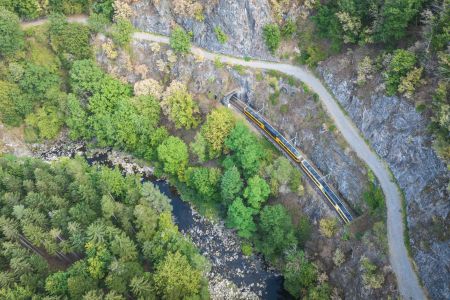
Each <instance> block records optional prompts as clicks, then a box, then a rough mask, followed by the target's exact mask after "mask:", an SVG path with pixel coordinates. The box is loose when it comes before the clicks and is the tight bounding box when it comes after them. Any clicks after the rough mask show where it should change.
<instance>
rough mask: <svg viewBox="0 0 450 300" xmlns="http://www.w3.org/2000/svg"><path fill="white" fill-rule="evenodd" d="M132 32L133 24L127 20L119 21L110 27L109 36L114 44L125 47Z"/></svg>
mask: <svg viewBox="0 0 450 300" xmlns="http://www.w3.org/2000/svg"><path fill="white" fill-rule="evenodd" d="M133 31H134V27H133V24H131V22H130V21H129V20H124V19H120V20H118V21H117V23H114V24H113V25H112V26H111V31H110V35H111V38H112V39H113V41H114V43H115V44H117V45H119V46H120V47H125V46H127V45H128V44H129V43H130V41H131V34H132V33H133Z"/></svg>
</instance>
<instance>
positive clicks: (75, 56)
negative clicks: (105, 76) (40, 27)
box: [51, 23, 92, 63]
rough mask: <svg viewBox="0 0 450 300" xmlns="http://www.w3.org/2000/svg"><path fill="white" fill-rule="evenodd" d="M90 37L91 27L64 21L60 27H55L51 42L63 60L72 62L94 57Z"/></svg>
mask: <svg viewBox="0 0 450 300" xmlns="http://www.w3.org/2000/svg"><path fill="white" fill-rule="evenodd" d="M53 26H56V24H55V25H53ZM58 26H59V25H58ZM90 37H91V35H90V30H89V27H87V26H85V25H82V24H77V23H65V24H64V23H63V24H61V27H60V28H58V29H56V28H54V27H53V30H52V31H51V44H52V47H53V49H54V50H55V52H56V53H58V55H59V57H60V58H61V60H62V61H63V62H65V63H72V62H73V61H75V60H80V59H87V58H90V57H92V48H91V45H90Z"/></svg>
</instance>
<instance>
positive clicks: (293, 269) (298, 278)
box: [283, 251, 317, 298]
mask: <svg viewBox="0 0 450 300" xmlns="http://www.w3.org/2000/svg"><path fill="white" fill-rule="evenodd" d="M283 275H284V288H285V289H286V290H287V291H288V292H289V293H290V294H291V295H293V296H294V297H296V298H300V296H301V291H302V289H309V288H311V287H312V286H313V284H314V282H315V281H316V280H317V269H316V267H315V266H314V265H313V264H312V263H311V262H309V261H308V259H307V258H306V257H305V253H304V252H303V251H296V252H291V253H289V254H288V256H287V257H286V266H285V269H284V270H283Z"/></svg>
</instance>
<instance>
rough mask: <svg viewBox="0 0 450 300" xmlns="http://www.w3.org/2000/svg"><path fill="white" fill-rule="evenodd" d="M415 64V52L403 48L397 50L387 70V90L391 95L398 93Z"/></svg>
mask: <svg viewBox="0 0 450 300" xmlns="http://www.w3.org/2000/svg"><path fill="white" fill-rule="evenodd" d="M415 64H416V56H415V55H414V53H412V52H410V51H408V50H403V49H397V50H395V52H394V54H393V56H392V60H391V62H390V64H389V66H388V69H387V71H386V81H385V82H386V92H387V93H388V94H389V95H394V94H395V93H397V90H398V87H399V85H400V83H401V81H402V79H403V78H404V77H405V76H406V75H407V74H408V72H409V71H410V70H412V68H414V65H415Z"/></svg>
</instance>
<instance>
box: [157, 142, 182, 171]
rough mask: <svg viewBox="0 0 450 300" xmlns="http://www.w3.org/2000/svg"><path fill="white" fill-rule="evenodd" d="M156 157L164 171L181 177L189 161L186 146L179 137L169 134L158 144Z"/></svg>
mask: <svg viewBox="0 0 450 300" xmlns="http://www.w3.org/2000/svg"><path fill="white" fill-rule="evenodd" d="M158 159H159V161H161V162H162V163H163V169H164V172H167V173H169V174H172V175H178V177H180V178H182V177H183V174H184V170H185V169H186V166H187V163H188V161H189V153H188V150H187V146H186V144H185V143H184V142H183V141H182V140H181V139H180V138H178V137H174V136H170V137H168V138H167V139H166V140H164V141H163V142H162V143H161V145H159V146H158Z"/></svg>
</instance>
